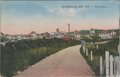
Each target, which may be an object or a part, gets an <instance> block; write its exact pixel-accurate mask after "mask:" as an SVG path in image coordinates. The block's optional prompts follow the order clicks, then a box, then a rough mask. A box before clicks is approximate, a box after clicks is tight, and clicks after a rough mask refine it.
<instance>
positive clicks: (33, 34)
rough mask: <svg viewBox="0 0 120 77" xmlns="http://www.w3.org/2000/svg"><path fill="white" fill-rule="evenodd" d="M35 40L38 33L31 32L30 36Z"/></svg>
mask: <svg viewBox="0 0 120 77" xmlns="http://www.w3.org/2000/svg"><path fill="white" fill-rule="evenodd" d="M29 35H31V36H32V37H33V38H37V35H38V34H37V33H36V32H35V31H32V32H30V34H29Z"/></svg>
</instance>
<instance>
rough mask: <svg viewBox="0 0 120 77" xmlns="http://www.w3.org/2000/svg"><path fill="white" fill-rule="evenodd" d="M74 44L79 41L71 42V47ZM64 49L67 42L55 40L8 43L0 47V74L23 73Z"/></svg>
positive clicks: (7, 75) (8, 75) (9, 76)
mask: <svg viewBox="0 0 120 77" xmlns="http://www.w3.org/2000/svg"><path fill="white" fill-rule="evenodd" d="M76 44H79V41H75V40H71V46H72V45H76ZM13 45H14V47H15V48H14V47H13ZM66 47H68V42H66V41H64V40H62V39H56V38H55V39H36V40H20V41H18V42H12V43H9V42H8V43H7V44H6V45H5V46H2V45H1V51H0V52H1V54H2V55H1V63H0V66H1V69H0V72H1V73H2V75H4V76H6V77H12V76H13V75H14V74H16V73H17V71H23V70H24V69H26V68H28V66H31V65H33V64H35V63H36V62H38V61H40V60H42V59H43V58H46V57H47V56H49V55H51V54H54V53H56V52H58V51H59V50H61V49H64V48H66Z"/></svg>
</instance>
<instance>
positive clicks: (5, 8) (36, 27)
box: [1, 1, 119, 34]
mask: <svg viewBox="0 0 120 77" xmlns="http://www.w3.org/2000/svg"><path fill="white" fill-rule="evenodd" d="M118 6H119V4H118V2H116V1H92V2H91V1H2V11H1V31H2V32H3V33H5V34H28V33H30V32H31V31H36V32H38V33H43V32H55V31H56V29H57V28H59V29H60V31H66V32H67V31H68V24H70V25H71V31H75V30H82V29H84V30H85V29H91V28H93V29H117V28H118V27H119V26H118V25H119V10H118Z"/></svg>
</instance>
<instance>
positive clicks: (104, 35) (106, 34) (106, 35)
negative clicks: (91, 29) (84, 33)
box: [99, 31, 112, 39]
mask: <svg viewBox="0 0 120 77" xmlns="http://www.w3.org/2000/svg"><path fill="white" fill-rule="evenodd" d="M99 37H101V39H111V38H112V36H111V33H110V32H108V31H102V32H101V33H100V34H99Z"/></svg>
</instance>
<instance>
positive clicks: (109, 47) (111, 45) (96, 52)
mask: <svg viewBox="0 0 120 77" xmlns="http://www.w3.org/2000/svg"><path fill="white" fill-rule="evenodd" d="M117 46H118V38H114V39H112V40H110V42H108V43H105V44H100V45H99V49H97V48H96V45H85V47H86V48H87V49H88V53H89V54H90V52H91V51H93V61H91V60H90V55H89V56H86V55H85V53H83V48H81V49H80V51H81V54H82V55H83V57H84V58H85V59H86V61H87V62H88V64H89V65H90V66H91V68H92V70H93V71H94V73H95V75H96V76H99V75H100V74H99V72H100V71H99V70H100V68H99V67H100V56H102V57H103V59H105V51H109V52H110V55H113V56H116V55H118V52H117Z"/></svg>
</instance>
